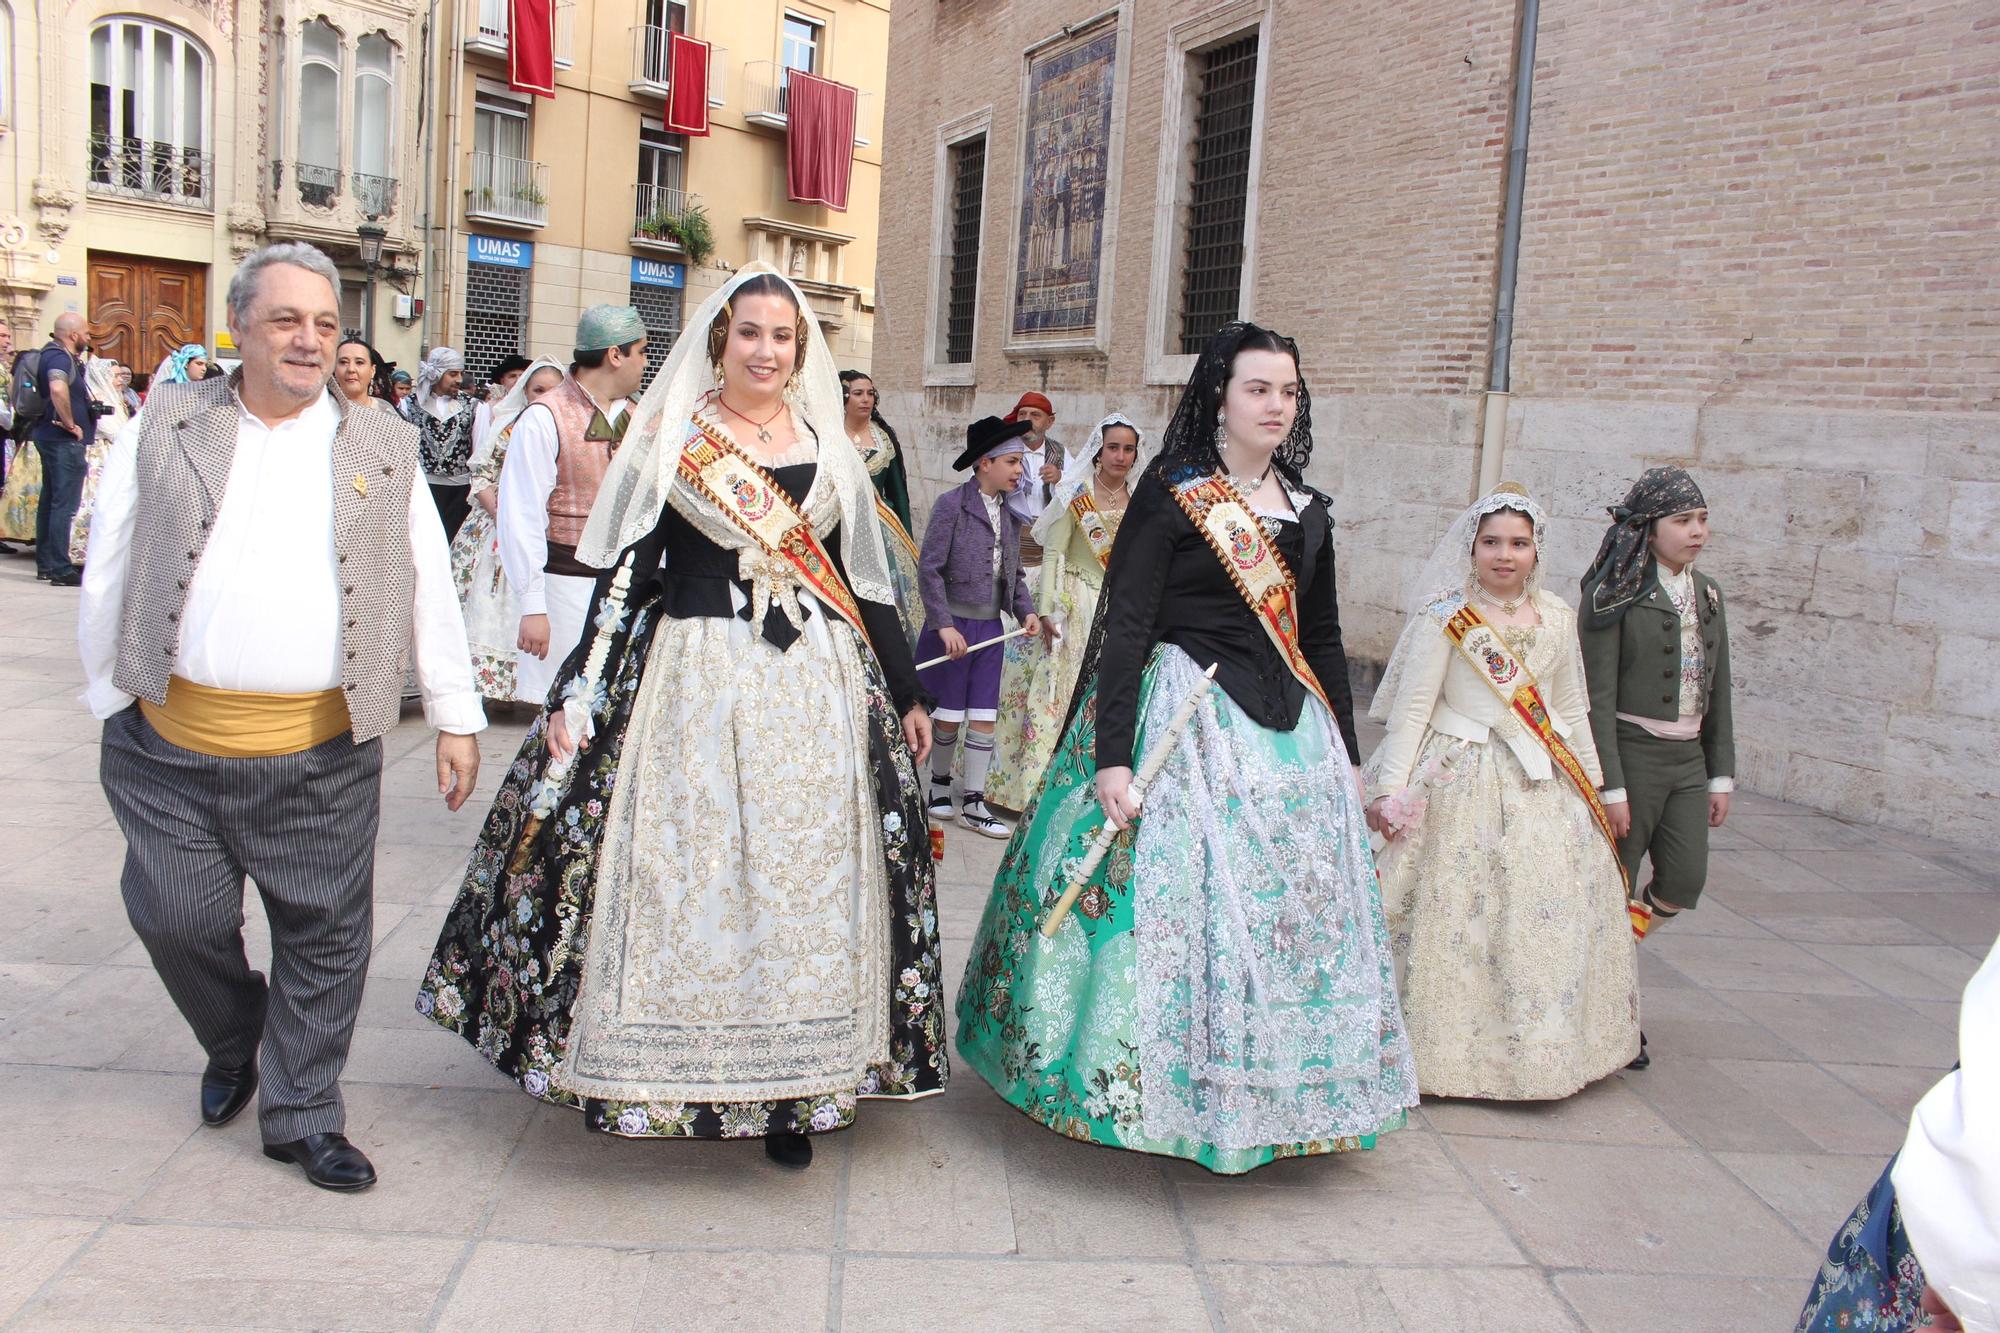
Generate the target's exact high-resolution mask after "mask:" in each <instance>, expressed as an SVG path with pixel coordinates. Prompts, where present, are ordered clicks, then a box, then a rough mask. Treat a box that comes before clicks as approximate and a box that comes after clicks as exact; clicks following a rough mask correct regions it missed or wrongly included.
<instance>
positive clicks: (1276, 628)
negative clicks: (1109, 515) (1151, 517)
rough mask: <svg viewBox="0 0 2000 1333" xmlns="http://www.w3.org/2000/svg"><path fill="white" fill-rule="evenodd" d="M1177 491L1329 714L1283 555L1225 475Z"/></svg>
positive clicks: (1259, 618)
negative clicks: (1308, 657)
mask: <svg viewBox="0 0 2000 1333" xmlns="http://www.w3.org/2000/svg"><path fill="white" fill-rule="evenodd" d="M1173 492H1174V499H1176V500H1178V501H1180V506H1181V509H1182V510H1184V511H1185V512H1186V514H1187V516H1188V518H1189V519H1190V520H1191V521H1192V522H1193V523H1194V529H1195V531H1196V532H1199V533H1200V534H1201V535H1202V538H1203V540H1205V541H1206V542H1207V543H1208V545H1209V549H1210V550H1212V551H1214V552H1215V557H1216V559H1218V560H1220V561H1221V562H1222V568H1223V569H1224V571H1225V572H1227V573H1228V575H1229V581H1230V582H1231V583H1234V584H1235V585H1236V591H1237V592H1239V593H1241V594H1242V595H1243V600H1244V601H1245V602H1247V603H1248V604H1249V606H1250V609H1251V610H1252V611H1253V612H1255V613H1256V615H1257V623H1258V624H1260V625H1262V626H1263V627H1264V633H1266V634H1268V635H1270V637H1271V642H1272V643H1273V644H1275V645H1277V649H1278V655H1279V656H1280V657H1282V658H1284V659H1285V665H1286V666H1287V667H1289V668H1290V669H1291V673H1292V674H1293V675H1294V676H1296V677H1298V681H1299V684H1301V685H1303V686H1305V687H1306V688H1307V689H1308V690H1311V691H1312V692H1313V695H1314V696H1315V697H1316V698H1318V700H1319V701H1320V702H1321V703H1322V704H1325V705H1326V711H1327V712H1328V713H1329V714H1331V713H1332V712H1333V705H1332V703H1330V702H1328V700H1327V697H1326V691H1325V690H1324V689H1323V688H1321V686H1320V683H1319V677H1318V676H1316V675H1314V674H1313V669H1312V665H1311V664H1310V663H1309V662H1307V661H1306V655H1305V650H1304V649H1303V648H1301V647H1300V646H1299V592H1298V584H1297V582H1296V581H1295V580H1294V579H1293V578H1292V571H1291V570H1290V569H1288V568H1287V567H1286V565H1285V557H1284V556H1283V555H1281V554H1279V552H1278V548H1277V547H1276V546H1273V545H1272V544H1271V543H1270V542H1269V541H1267V540H1266V539H1265V537H1264V529H1263V528H1261V527H1259V526H1258V525H1257V519H1256V517H1255V516H1254V515H1252V514H1251V512H1250V510H1249V509H1248V508H1247V507H1246V506H1245V505H1244V503H1243V501H1241V500H1240V499H1238V498H1237V496H1236V492H1235V491H1234V490H1233V489H1231V488H1230V486H1229V484H1228V483H1227V482H1225V481H1223V479H1222V478H1221V477H1219V476H1212V477H1202V478H1200V479H1198V480H1196V481H1190V482H1184V483H1183V484H1181V485H1179V486H1176V487H1174V488H1173Z"/></svg>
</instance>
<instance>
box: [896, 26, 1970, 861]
mask: <svg viewBox="0 0 2000 1333" xmlns="http://www.w3.org/2000/svg"><path fill="white" fill-rule="evenodd" d="M1531 8H1532V7H1529V6H1524V5H1522V4H1519V3H1498V2H1487V0H1478V2H1474V3H1442V2H1441V0H1416V2H1415V3H1410V4H1404V5H1375V6H1360V7H1354V6H1348V7H1345V8H1343V9H1342V10H1341V12H1340V15H1339V17H1338V19H1337V20H1330V19H1329V14H1330V12H1331V9H1330V7H1329V6H1327V5H1325V4H1322V3H1318V2H1317V0H1207V2H1200V0H1197V2H1195V3H1186V4H1162V3H1150V2H1149V0H1115V2H1114V0H985V2H983V3H972V2H971V0H932V2H930V3H923V4H905V5H899V6H897V8H896V11H895V16H894V22H893V23H892V25H891V31H890V43H889V60H890V67H891V68H893V69H896V70H899V71H904V70H907V71H913V72H915V71H921V77H910V78H901V79H898V80H897V82H896V83H895V84H894V85H893V86H892V88H891V89H890V94H889V107H888V116H887V124H888V130H887V137H886V140H885V143H884V160H885V162H886V163H887V171H886V173H885V175H884V179H883V181H882V188H883V192H884V196H885V197H886V198H889V199H893V200H895V201H896V207H895V208H894V209H892V210H891V211H890V212H889V213H888V215H887V217H886V218H885V222H884V228H883V237H882V261H881V265H880V270H879V275H878V281H879V283H880V286H881V301H882V311H883V320H884V322H883V324H882V325H881V331H880V333H879V335H878V338H877V346H876V356H875V373H876V379H877V381H878V383H880V384H881V385H882V386H883V387H884V390H885V396H884V402H883V412H884V414H885V415H886V416H887V417H888V419H889V420H890V421H891V422H892V423H893V424H894V425H895V426H896V427H897V428H898V429H899V430H900V431H901V432H902V435H903V438H904V439H905V440H906V441H910V442H912V443H913V444H914V445H915V449H914V451H913V452H914V458H913V460H912V475H913V478H914V483H913V484H914V487H915V489H917V490H918V492H919V497H918V498H919V504H920V508H921V507H924V505H923V502H924V500H926V499H927V498H928V496H930V495H934V494H935V493H936V492H937V491H938V489H939V488H940V487H942V486H944V485H946V484H947V483H948V482H950V481H951V480H954V479H953V478H950V477H948V476H947V475H946V464H947V462H948V460H949V459H950V458H951V457H952V456H953V455H954V454H955V453H956V452H957V448H958V441H959V440H960V439H961V438H962V432H963V430H964V427H965V425H966V423H967V422H968V421H970V420H972V419H973V418H974V417H976V416H979V415H981V414H984V413H987V412H996V411H1005V410H1006V409H1007V408H1009V407H1010V406H1011V405H1012V404H1013V402H1014V400H1015V398H1016V397H1017V395H1018V394H1019V393H1020V392H1021V391H1022V390H1024V389H1030V388H1033V389H1040V390H1042V391H1044V392H1045V393H1047V394H1048V395H1049V396H1050V397H1051V398H1052V399H1053V400H1054V402H1055V405H1056V408H1057V412H1058V422H1057V428H1056V431H1055V434H1056V435H1057V436H1058V437H1060V438H1064V439H1068V440H1071V441H1080V440H1081V439H1082V438H1083V437H1084V435H1085V434H1086V433H1087V432H1088V431H1089V430H1090V427H1091V425H1092V424H1093V422H1094V421H1095V420H1096V419H1097V418H1098V416H1099V415H1100V414H1102V413H1103V412H1105V411H1107V410H1111V409H1118V410H1122V411H1125V412H1127V413H1129V414H1131V415H1132V416H1133V417H1135V418H1137V419H1139V420H1140V421H1142V422H1143V423H1145V424H1146V425H1148V426H1149V427H1151V428H1154V429H1157V428H1158V427H1160V426H1161V425H1163V424H1164V423H1165V421H1166V419H1167V416H1168V414H1169V412H1170V411H1171V408H1172V405H1173V403H1174V401H1175V398H1176V396H1177V390H1178V386H1179V384H1180V383H1182V382H1183V381H1184V380H1185V378H1186V376H1187V374H1188V371H1189V369H1190V367H1191V365H1192V361H1193V353H1194V352H1195V351H1196V349H1198V348H1199V346H1200V345H1201V342H1202V340H1203V339H1204V338H1205V337H1206V336H1207V334H1208V333H1209V332H1210V331H1211V330H1212V329H1213V328H1214V327H1215V326H1216V325H1217V324H1219V323H1221V322H1223V321H1224V320H1227V319H1230V318H1234V317H1237V316H1243V317H1248V318H1253V319H1256V320H1258V321H1260V322H1263V323H1266V324H1269V325H1272V326H1274V327H1276V328H1278V329H1280V330H1281V331H1284V332H1287V333H1290V334H1293V335H1295V336H1296V337H1297V338H1298V340H1299V342H1300V345H1301V347H1302V349H1303V354H1304V369H1305V373H1306V376H1307V379H1308V381H1309V383H1310V385H1311V387H1312V391H1313V419H1314V423H1315V428H1316V430H1315V435H1316V442H1317V448H1316V450H1315V453H1314V457H1313V465H1312V470H1311V474H1310V478H1311V480H1312V481H1313V482H1314V483H1316V484H1317V485H1319V486H1320V487H1322V488H1323V489H1325V490H1326V491H1328V492H1330V493H1331V494H1332V495H1333V496H1334V497H1335V510H1336V514H1337V517H1338V522H1339V529H1338V533H1337V537H1336V540H1337V542H1338V550H1339V579H1340V595H1341V610H1342V625H1343V628H1344V630H1345V633H1346V642H1347V645H1348V649H1349V652H1350V654H1351V655H1352V656H1354V657H1355V658H1356V659H1357V660H1359V661H1360V662H1362V663H1364V664H1366V663H1368V662H1374V663H1377V664H1379V663H1380V662H1381V661H1382V659H1383V658H1384V657H1385V656H1386V654H1387V652H1388V650H1389V648H1390V647H1391V645H1392V644H1393V642H1394V639H1395V635H1396V633H1397V631H1398V628H1399V626H1400V621H1401V616H1402V612H1403V608H1402V605H1401V602H1402V589H1403V586H1404V583H1405V581H1406V580H1407V579H1408V578H1409V577H1410V576H1411V575H1412V573H1413V572H1414V570H1415V568H1416V566H1417V565H1418V563H1420V562H1421V560H1422V558H1423V556H1424V555H1425V554H1426V553H1427V552H1428V550H1429V548H1430V546H1431V544H1432V543H1433V542H1434V541H1435V540H1436V539H1437V536H1438V534H1439V533H1440V532H1442V531H1443V529H1444V525H1445V523H1446V522H1447V521H1448V519H1449V517H1450V516H1451V515H1452V514H1454V513H1455V512H1457V510H1458V509H1460V508H1461V507H1462V506H1463V505H1465V504H1466V503H1467V502H1468V501H1469V500H1470V499H1471V498H1472V497H1473V496H1474V495H1475V494H1477V493H1478V491H1479V490H1480V488H1481V487H1482V486H1488V485H1491V484H1493V483H1495V482H1497V481H1498V480H1500V479H1501V478H1503V477H1506V478H1515V479H1518V480H1520V481H1522V482H1525V483H1526V484H1528V485H1529V486H1530V487H1531V488H1532V489H1533V491H1534V492H1535V493H1536V494H1538V495H1539V496H1540V497H1541V498H1542V499H1543V500H1544V501H1545V502H1546V503H1547V504H1548V506H1549V507H1550V509H1551V512H1552V516H1553V519H1552V527H1553V531H1552V537H1551V547H1550V549H1549V550H1548V552H1547V555H1546V559H1547V565H1548V578H1549V583H1550V586H1551V587H1553V588H1556V589H1558V590H1561V591H1563V592H1565V593H1566V594H1567V595H1569V596H1570V597H1571V598H1572V600H1573V598H1574V590H1575V587H1576V580H1577V578H1578V576H1579V575H1580V573H1581V572H1582V569H1583V567H1584V565H1585V564H1586V562H1587V561H1588V559H1589V557H1590V555H1591V554H1592V552H1593V551H1594V550H1595V548H1596V545H1597V542H1598V539H1599V537H1600V535H1601V533H1602V531H1603V525H1604V523H1605V521H1606V520H1605V506H1607V505H1609V504H1611V503H1613V502H1615V501H1617V500H1618V499H1619V498H1621V496H1622V495H1623V493H1624V491H1625V489H1626V487H1627V485H1628V484H1629V482H1630V481H1631V479H1632V478H1633V477H1635V476H1636V475H1637V474H1638V473H1639V472H1640V471H1641V470H1642V469H1644V468H1645V467H1647V466H1650V465H1653V464H1657V463H1665V462H1674V463H1681V464H1685V465H1688V466H1690V467H1691V468H1692V469H1693V470H1694V472H1695V475H1696V476H1697V478H1698V479H1699V481H1700V482H1701V484H1702V485H1703V487H1704V488H1705V489H1706V492H1707V496H1708V499H1709V501H1710V504H1711V508H1712V510H1713V514H1714V523H1715V536H1714V540H1713V542H1712V544H1711V547H1710V550H1709V552H1708V554H1706V555H1704V556H1703V566H1704V568H1706V569H1707V570H1709V571H1710V572H1711V573H1713V574H1714V575H1715V576H1716V577H1717V578H1718V579H1719V580H1720V581H1721V582H1722V584H1723V586H1724V587H1725V588H1726V589H1727V591H1728V594H1729V596H1730V597H1731V599H1732V606H1731V611H1730V623H1731V627H1732V634H1733V644H1732V652H1733V661H1732V667H1733V671H1734V676H1735V681H1736V735H1737V738H1738V745H1737V749H1738V756H1739V778H1740V780H1741V782H1742V784H1743V785H1744V786H1745V787H1747V788H1748V789H1749V790H1751V791H1754V792H1763V793H1768V794H1770V795H1773V796H1780V797H1783V798H1785V799H1787V800H1791V801H1797V802H1801V803H1804V804H1807V805H1811V806H1816V807H1819V808H1822V809H1825V810H1829V811H1833V812H1836V813H1838V814H1840V815H1843V816H1845V817H1848V818H1851V819H1855V820H1860V821H1864V822H1879V823H1882V824H1887V825H1893V826H1896V827H1900V828H1905V829H1911V830H1914V831H1917V832H1920V833H1925V834H1935V835H1938V836H1941V837H1946V838H1950V839H1954V840H1958V841H1972V840H1974V839H1978V838H1981V837H1992V836H1994V835H2000V794H1996V793H2000V776H1996V774H2000V769H1996V766H1995V762H1994V760H1995V756H1996V755H2000V339H1996V335H1995V330H1996V329H2000V283H1996V282H1995V281H1994V275H1995V274H1996V273H2000V231H1996V230H1995V227H1994V225H1993V200H1994V199H1995V198H1996V197H2000V99H1996V96H1995V91H1994V90H1995V88H1996V87H2000V25H1996V24H1994V23H1993V22H1992V18H1991V15H1992V9H1991V6H1990V5H1982V4H1977V3H1944V4H1936V3H1918V2H1917V0H1831V2H1829V3H1822V4H1815V5H1779V6H1743V5H1735V4H1727V3H1721V2H1720V0H1697V2H1696V3H1689V4H1679V5H1637V6H1635V5H1631V4H1623V3H1616V2H1615V0H1579V3H1572V4H1564V5H1560V6H1555V5H1543V6H1540V17H1539V23H1538V24H1536V25H1535V26H1534V27H1533V29H1532V30H1531V29H1529V28H1527V27H1525V26H1524V24H1523V21H1522V20H1523V17H1524V14H1525V13H1526V12H1527V11H1528V10H1529V9H1531ZM1530 39H1532V41H1533V47H1532V51H1533V58H1532V60H1524V59H1523V51H1524V49H1525V48H1526V47H1527V44H1528V41H1529V40H1530ZM1526 69H1531V70H1532V71H1533V82H1532V89H1531V93H1532V96H1531V97H1522V96H1518V94H1520V93H1522V92H1524V91H1529V90H1524V89H1523V88H1522V86H1521V76H1522V74H1523V71H1524V70H1526ZM1522 145H1524V146H1525V154H1526V155H1525V168H1524V172H1523V175H1522V177H1521V180H1522V187H1521V189H1520V191H1519V193H1518V196H1517V199H1518V203H1517V205H1516V206H1513V207H1510V203H1509V201H1510V195H1511V193H1512V192H1510V189H1509V170H1508V167H1509V158H1510V151H1509V150H1510V146H1522ZM1510 217H1511V219H1512V220H1513V223H1514V226H1515V228H1516V229H1517V234H1518V238H1519V239H1518V246H1514V245H1510V244H1509V241H1510V239H1511V234H1513V233H1512V232H1511V231H1510V228H1509V226H1508V222H1509V219H1510ZM1509 326H1511V331H1510V327H1509ZM1872 854H1874V855H1880V856H1893V855H1898V853H1894V852H1892V851H1888V850H1883V851H1879V852H1876V853H1872ZM1828 855H1829V856H1836V857H1839V856H1845V855H1846V854H1844V853H1829V854H1828ZM1840 873H1842V874H1847V873H1852V874H1854V875H1856V876H1859V878H1858V879H1857V880H1856V881H1855V887H1866V886H1867V876H1868V874H1869V869H1868V866H1867V864H1865V858H1863V860H1862V861H1856V862H1853V863H1852V865H1851V867H1848V868H1844V869H1842V870H1841V872H1840ZM1843 882H1845V881H1843Z"/></svg>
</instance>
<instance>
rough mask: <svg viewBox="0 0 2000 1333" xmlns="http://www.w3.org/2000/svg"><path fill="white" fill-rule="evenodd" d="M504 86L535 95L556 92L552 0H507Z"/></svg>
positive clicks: (554, 25)
mask: <svg viewBox="0 0 2000 1333" xmlns="http://www.w3.org/2000/svg"><path fill="white" fill-rule="evenodd" d="M507 8H508V14H507V20H508V26H507V86H508V87H509V88H512V89H513V90H514V91H515V92H517V93H533V94H535V96H537V97H554V96H555V95H556V6H555V0H508V7H507Z"/></svg>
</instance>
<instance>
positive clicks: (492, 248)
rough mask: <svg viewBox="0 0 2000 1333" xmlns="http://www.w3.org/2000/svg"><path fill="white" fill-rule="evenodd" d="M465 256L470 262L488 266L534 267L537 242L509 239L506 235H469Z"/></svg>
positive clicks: (466, 241)
mask: <svg viewBox="0 0 2000 1333" xmlns="http://www.w3.org/2000/svg"><path fill="white" fill-rule="evenodd" d="M465 258H466V261H467V262H468V263H473V264H484V265H486V266H487V267H488V268H533V267H534V266H535V243H534V242H533V241H514V240H509V239H508V238H507V237H505V236H467V237H466V238H465Z"/></svg>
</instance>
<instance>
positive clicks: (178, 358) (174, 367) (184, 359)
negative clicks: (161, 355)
mask: <svg viewBox="0 0 2000 1333" xmlns="http://www.w3.org/2000/svg"><path fill="white" fill-rule="evenodd" d="M208 359H209V356H208V349H207V348H206V347H203V346H202V345H201V344H200V343H183V344H182V345H181V346H180V347H179V348H177V349H175V350H174V351H173V352H171V353H169V354H168V356H167V358H166V360H164V361H162V362H160V368H159V369H158V370H155V371H154V372H153V379H152V383H153V384H154V385H160V384H186V383H189V380H188V373H187V372H188V362H190V361H206V360H208Z"/></svg>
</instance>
